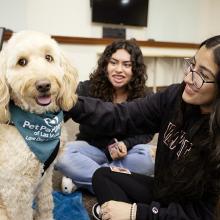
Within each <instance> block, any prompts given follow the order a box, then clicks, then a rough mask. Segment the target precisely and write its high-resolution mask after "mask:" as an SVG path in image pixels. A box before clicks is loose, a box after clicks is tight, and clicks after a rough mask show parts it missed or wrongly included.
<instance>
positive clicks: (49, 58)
mask: <svg viewBox="0 0 220 220" xmlns="http://www.w3.org/2000/svg"><path fill="white" fill-rule="evenodd" d="M45 58H46V60H47V61H48V62H49V63H51V62H53V57H52V56H51V55H49V54H47V55H46V56H45Z"/></svg>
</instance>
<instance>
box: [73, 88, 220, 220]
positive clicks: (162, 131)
mask: <svg viewBox="0 0 220 220" xmlns="http://www.w3.org/2000/svg"><path fill="white" fill-rule="evenodd" d="M183 86H184V85H172V86H170V87H169V88H168V89H166V90H165V91H164V92H160V93H157V94H152V95H150V96H147V97H145V98H141V99H137V100H135V101H133V102H128V103H122V104H118V105H113V104H112V103H104V102H102V101H101V100H98V99H93V98H86V97H79V99H78V102H77V104H76V105H75V106H74V107H73V108H72V110H71V111H70V114H71V117H72V119H73V120H74V121H76V122H78V123H80V124H86V125H90V126H94V127H96V128H97V129H96V132H97V133H99V134H106V133H112V135H119V134H120V135H124V134H127V135H133V134H144V133H157V132H159V138H158V145H157V154H156V162H155V175H154V176H155V181H154V182H155V184H154V201H152V203H151V204H139V203H138V204H137V205H138V208H137V218H136V219H137V220H142V219H143V220H151V219H155V220H156V219H159V220H165V219H166V220H174V219H175V220H178V219H179V220H180V219H181V220H194V219H195V220H201V219H203V220H205V219H206V220H208V219H210V220H211V219H214V214H213V213H214V208H215V205H216V198H217V195H215V193H213V192H212V190H211V189H209V186H208V185H207V184H206V183H207V182H206V175H205V171H204V177H202V178H200V181H199V184H197V185H194V186H192V187H191V188H190V187H188V188H187V183H188V182H189V181H190V180H191V179H193V177H194V176H196V175H197V171H198V169H204V170H205V167H204V166H202V165H201V167H200V166H199V165H198V163H196V161H194V162H193V163H192V166H186V167H182V168H181V169H179V170H178V169H177V170H178V171H179V172H178V173H175V172H174V171H175V170H174V169H173V167H177V168H179V167H178V164H179V161H182V158H188V157H189V156H190V154H193V153H194V152H197V151H195V150H194V149H196V147H197V146H196V143H197V142H198V143H199V140H198V139H202V137H206V136H207V135H208V133H209V115H202V114H201V113H200V110H199V107H198V106H192V109H193V111H191V112H190V114H186V116H185V115H184V116H183V121H184V123H183V125H181V127H179V122H178V120H179V119H178V117H179V116H178V117H176V114H177V112H178V110H179V109H178V108H180V107H181V104H179V103H181V101H182V97H181V94H182V91H183ZM195 124H199V125H200V127H201V128H202V129H199V132H198V131H193V130H192V128H193V127H194V125H195ZM192 133H193V136H192ZM198 137H199V138H198ZM195 140H196V142H195ZM194 142H195V144H193V143H194ZM207 152H208V151H207ZM202 156H203V157H204V158H205V156H207V155H205V156H204V153H203V154H202V153H201V157H202ZM198 157H200V155H198ZM200 159H201V158H200ZM194 163H195V166H193V164H194ZM180 164H181V163H180ZM189 164H190V163H189ZM203 164H205V163H203ZM202 173H203V172H202ZM185 174H187V175H185ZM181 181H182V182H181ZM181 184H182V185H181Z"/></svg>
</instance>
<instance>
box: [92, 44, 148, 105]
mask: <svg viewBox="0 0 220 220" xmlns="http://www.w3.org/2000/svg"><path fill="white" fill-rule="evenodd" d="M118 49H125V50H126V51H127V52H128V53H129V54H130V55H131V62H132V72H133V76H132V79H131V80H130V82H129V83H128V85H127V87H126V89H127V92H128V100H132V99H135V98H139V97H143V96H145V95H146V91H147V88H146V80H147V73H146V66H145V64H144V59H143V55H142V52H141V50H140V48H139V47H138V45H137V44H136V42H135V40H117V41H114V42H113V43H112V44H110V45H108V46H107V47H106V48H105V50H104V52H103V53H102V55H101V57H100V58H99V60H98V67H97V69H96V70H95V71H94V72H93V73H91V74H90V81H91V95H92V96H93V97H96V98H101V99H103V100H104V101H113V97H114V93H115V90H114V88H113V86H112V84H111V83H110V82H109V80H108V77H107V65H108V63H109V60H110V59H111V56H112V54H113V53H115V52H116V51H117V50H118Z"/></svg>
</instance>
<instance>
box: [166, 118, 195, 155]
mask: <svg viewBox="0 0 220 220" xmlns="http://www.w3.org/2000/svg"><path fill="white" fill-rule="evenodd" d="M175 129H176V125H174V124H172V123H171V122H170V123H169V124H168V126H167V129H166V131H165V133H164V138H163V142H164V144H165V145H166V146H168V147H169V149H170V150H174V149H176V148H179V150H178V151H177V153H176V155H177V157H178V158H179V157H181V156H185V155H186V154H187V153H188V152H189V151H190V150H191V148H192V143H191V142H189V140H188V139H187V138H186V132H184V131H182V130H181V131H175Z"/></svg>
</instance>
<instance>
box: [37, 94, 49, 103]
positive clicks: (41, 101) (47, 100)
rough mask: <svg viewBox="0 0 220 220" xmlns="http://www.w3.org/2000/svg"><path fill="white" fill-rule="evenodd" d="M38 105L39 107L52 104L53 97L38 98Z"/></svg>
mask: <svg viewBox="0 0 220 220" xmlns="http://www.w3.org/2000/svg"><path fill="white" fill-rule="evenodd" d="M37 103H38V104H39V105H49V104H50V103H51V97H50V96H38V97H37Z"/></svg>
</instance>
